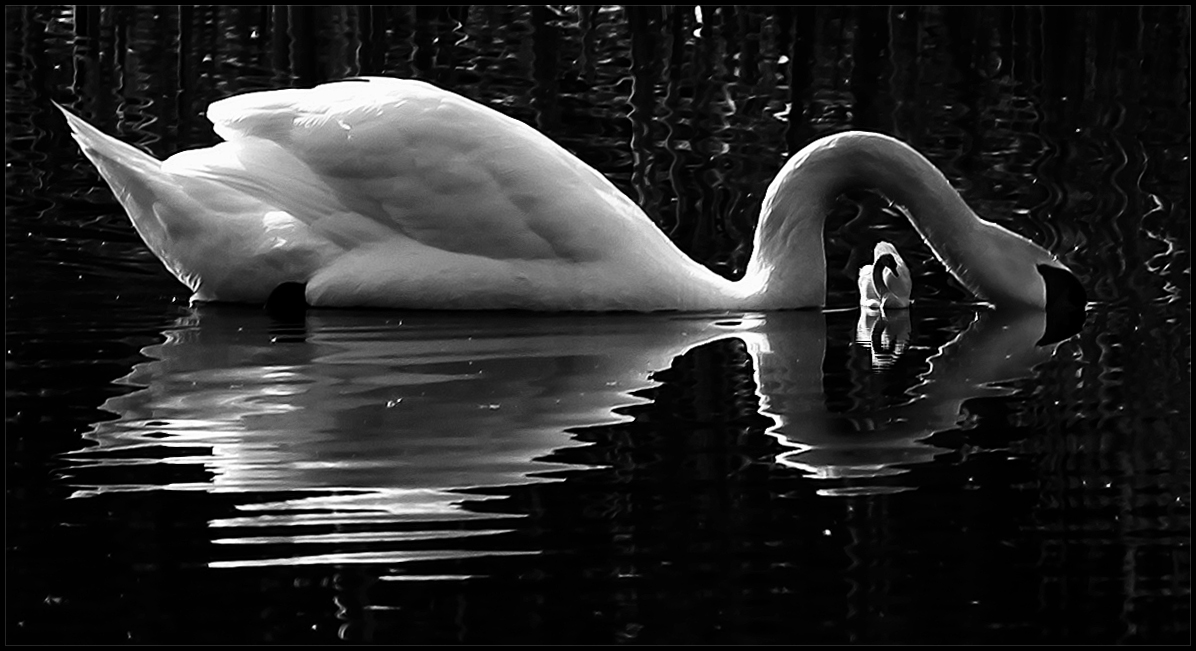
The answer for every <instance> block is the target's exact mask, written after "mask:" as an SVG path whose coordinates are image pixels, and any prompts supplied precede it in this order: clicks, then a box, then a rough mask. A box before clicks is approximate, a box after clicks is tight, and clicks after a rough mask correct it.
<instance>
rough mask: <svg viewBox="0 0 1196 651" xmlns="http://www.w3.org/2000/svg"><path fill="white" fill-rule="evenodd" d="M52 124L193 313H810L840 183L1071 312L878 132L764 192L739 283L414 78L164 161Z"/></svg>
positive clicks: (816, 157) (1050, 274)
mask: <svg viewBox="0 0 1196 651" xmlns="http://www.w3.org/2000/svg"><path fill="white" fill-rule="evenodd" d="M60 108H61V107H60ZM63 113H64V114H65V115H66V118H67V121H68V122H69V123H70V127H71V129H72V131H73V133H74V137H75V140H76V141H78V143H79V145H80V146H81V147H82V149H83V152H84V154H86V155H87V157H88V158H89V159H91V161H92V162H93V163H94V164H95V165H96V167H97V168H99V170H100V174H101V175H102V176H103V177H104V179H105V180H106V181H107V182H108V184H109V185H110V186H111V187H112V190H113V192H114V193H115V194H116V196H117V198H118V199H119V200H120V202H121V204H123V205H124V207H125V210H126V211H128V213H129V216H130V217H131V218H132V220H133V224H134V226H135V227H136V229H137V231H138V232H139V233H140V234H141V237H142V238H143V239H144V240H145V242H146V244H148V245H149V247H150V249H152V250H153V252H154V253H155V254H156V255H157V256H158V257H159V258H161V260H162V261H163V262H164V263H165V265H166V267H167V268H168V269H170V271H171V272H172V273H174V275H175V276H176V277H178V279H179V280H181V281H182V282H183V283H184V284H186V285H187V286H188V287H190V288H191V289H192V290H193V291H194V296H193V299H194V300H199V301H241V302H263V301H266V300H267V298H268V297H270V296H271V293H272V292H274V291H275V289H276V288H279V287H280V286H281V287H292V288H293V287H301V288H302V291H303V295H304V298H305V300H306V302H307V303H308V304H310V305H315V306H363V307H364V306H374V307H403V308H435V309H490V308H517V309H532V310H641V311H647V310H729V309H783V308H803V307H819V306H822V305H823V303H824V301H825V298H826V270H825V256H824V251H823V241H822V240H823V238H822V228H823V218H824V215H825V214H826V212H827V210H828V208H829V206H830V203H831V201H832V200H833V199H834V198H835V197H836V196H837V195H838V194H839V193H840V192H841V191H842V190H844V189H846V188H848V187H852V186H871V187H875V188H877V189H879V190H881V191H882V192H884V193H885V194H886V195H887V196H888V197H889V198H890V199H891V200H893V201H895V202H897V203H899V204H902V205H904V206H905V207H906V208H907V209H908V210H909V212H910V219H911V220H912V221H913V223H914V225H915V227H917V229H918V231H919V232H920V233H921V235H922V237H923V238H924V239H925V240H926V241H927V242H928V243H929V245H930V247H931V248H932V249H933V251H934V253H935V254H936V255H937V256H938V257H939V259H940V260H942V261H943V263H944V264H945V265H946V266H947V268H948V269H949V270H950V271H951V273H952V274H954V275H955V277H956V278H958V279H959V280H960V281H961V282H962V283H963V284H964V285H965V286H966V287H967V288H968V289H970V290H971V291H973V292H974V293H975V294H976V295H977V296H979V297H980V298H982V299H985V300H987V301H990V302H992V303H994V304H997V305H1003V304H1010V305H1024V306H1033V307H1039V308H1042V307H1044V306H1046V305H1047V303H1048V299H1050V300H1054V297H1048V294H1053V293H1055V291H1054V287H1055V286H1056V285H1057V284H1058V285H1059V286H1060V287H1063V288H1065V289H1067V290H1068V291H1069V292H1070V293H1072V294H1074V293H1075V292H1076V291H1078V292H1079V294H1078V295H1079V296H1081V297H1082V295H1083V290H1082V289H1080V288H1079V283H1078V281H1076V280H1075V278H1074V276H1072V275H1071V274H1070V272H1068V271H1067V269H1066V267H1064V266H1063V265H1062V264H1061V263H1060V262H1059V261H1058V260H1056V259H1055V258H1054V256H1052V255H1051V254H1050V253H1048V252H1047V251H1045V250H1044V249H1042V248H1041V247H1039V246H1037V245H1035V244H1033V243H1032V242H1030V241H1029V240H1027V239H1025V238H1023V237H1021V236H1019V235H1015V234H1014V233H1011V232H1010V231H1008V230H1006V229H1004V228H1002V227H1001V226H998V225H996V224H992V223H990V222H987V221H984V220H981V219H980V218H978V217H977V216H976V215H975V214H974V213H973V212H972V211H971V210H970V209H968V207H967V205H965V204H964V202H963V200H962V199H961V198H960V196H959V195H958V194H957V193H956V192H955V190H953V189H952V188H951V185H950V184H949V183H948V182H947V180H946V178H945V177H944V176H943V175H942V174H941V173H940V172H939V171H938V170H937V169H935V167H934V166H933V165H932V164H930V162H929V161H927V160H926V159H925V158H923V157H922V156H921V155H919V154H918V153H917V152H916V151H914V150H913V149H911V148H910V147H908V146H906V145H904V144H902V143H901V142H899V141H897V140H894V139H893V138H889V137H887V136H882V135H878V134H872V133H860V132H849V133H840V134H837V135H834V136H830V137H827V138H823V139H821V140H819V141H817V142H814V143H812V144H811V145H809V146H807V147H806V148H805V149H802V150H801V151H800V152H798V153H797V154H796V155H794V156H793V157H792V158H791V159H790V160H789V162H788V163H786V164H785V166H784V167H783V168H782V169H781V171H780V173H779V174H778V175H777V177H776V179H775V180H774V181H773V182H772V184H771V185H770V186H769V188H768V192H767V194H766V195H765V198H764V205H763V208H762V210H761V213H760V223H759V226H758V228H757V230H756V235H755V250H754V254H753V256H752V259H751V261H750V262H749V264H748V268H747V272H746V274H745V276H744V277H743V278H742V279H741V280H739V281H729V280H726V279H724V278H722V277H720V276H718V275H717V274H715V273H714V272H712V271H710V270H709V269H706V268H705V267H703V266H701V265H700V264H697V263H696V262H694V261H693V260H691V259H690V258H689V257H687V256H686V255H685V254H684V253H682V252H681V251H680V250H679V249H677V247H676V246H674V245H673V244H672V242H670V241H669V239H668V238H667V237H666V236H665V235H664V234H663V233H662V232H661V231H660V230H659V229H658V228H657V227H656V226H655V225H654V224H653V223H652V222H651V220H649V219H648V217H647V216H646V215H645V214H644V212H643V211H642V210H640V209H639V207H638V206H636V205H635V204H634V203H633V202H632V201H631V200H630V199H628V198H627V197H626V196H625V195H624V194H623V193H621V192H620V191H619V190H618V189H617V188H615V186H614V185H612V184H611V183H610V182H609V181H608V180H607V179H606V178H605V177H603V176H602V175H601V174H599V173H598V172H597V171H595V170H594V169H593V168H591V167H589V166H588V165H586V164H585V163H583V162H581V161H580V160H579V159H578V158H577V157H575V156H574V155H572V154H570V153H569V152H567V151H565V150H564V149H563V148H561V147H560V146H558V145H556V144H555V143H553V142H552V141H551V140H549V139H548V138H547V137H545V136H544V135H542V134H541V133H539V132H537V131H536V130H535V129H532V128H531V127H529V126H527V125H525V124H523V123H521V122H518V121H517V120H514V119H512V118H509V117H506V116H504V115H502V114H500V113H498V112H496V111H493V110H491V109H489V108H486V107H484V106H482V105H480V104H477V103H475V102H472V101H470V100H468V99H465V98H463V97H460V96H458V95H456V94H454V93H451V92H448V91H444V90H441V89H439V88H436V87H434V86H431V85H429V84H426V83H423V82H420V81H413V80H399V79H389V78H368V79H352V80H344V81H338V82H333V83H328V84H324V85H322V86H318V87H316V88H312V89H303V90H300V89H292V90H275V91H267V92H257V93H249V94H246V95H240V96H235V97H230V98H227V99H224V100H221V101H218V102H216V103H214V104H212V105H211V106H210V107H209V109H208V118H209V119H210V120H211V121H212V123H213V125H214V126H215V130H216V133H217V134H219V135H220V136H221V137H222V138H224V139H225V141H226V142H223V143H220V144H218V145H216V146H214V147H210V148H207V149H199V150H194V151H187V152H181V153H179V154H176V155H174V156H172V157H170V158H169V159H167V160H165V161H159V160H157V159H155V158H153V157H151V156H149V155H147V154H145V153H143V152H142V151H140V150H138V149H136V148H134V147H132V146H130V145H127V144H124V143H122V142H120V141H118V140H116V139H114V138H111V137H109V136H107V135H105V134H104V133H102V132H100V131H99V130H97V129H96V128H94V127H92V126H91V125H89V124H87V123H86V122H85V121H83V120H82V119H80V118H79V117H77V116H74V115H72V114H71V113H70V112H68V111H66V110H65V109H63ZM1056 281H1058V282H1056ZM1060 283H1061V284H1060ZM1080 305H1081V306H1082V305H1083V301H1082V299H1080Z"/></svg>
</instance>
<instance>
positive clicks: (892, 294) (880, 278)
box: [859, 242, 914, 311]
mask: <svg viewBox="0 0 1196 651" xmlns="http://www.w3.org/2000/svg"><path fill="white" fill-rule="evenodd" d="M859 287H860V306H861V307H864V308H868V309H870V310H882V311H883V310H900V309H904V308H907V307H909V303H910V293H911V292H912V290H913V288H914V283H913V280H912V279H911V278H910V275H909V267H907V266H906V265H905V260H902V259H901V254H900V253H898V252H897V247H895V246H893V245H892V244H889V243H888V242H877V243H876V247H875V248H874V249H873V250H872V264H866V265H864V266H862V267H860V276H859Z"/></svg>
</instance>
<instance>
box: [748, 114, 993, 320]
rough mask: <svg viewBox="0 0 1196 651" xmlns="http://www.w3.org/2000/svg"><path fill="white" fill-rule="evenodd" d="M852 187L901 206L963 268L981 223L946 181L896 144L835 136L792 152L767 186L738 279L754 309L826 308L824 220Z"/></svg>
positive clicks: (879, 137) (939, 252)
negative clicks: (751, 293) (750, 251)
mask: <svg viewBox="0 0 1196 651" xmlns="http://www.w3.org/2000/svg"><path fill="white" fill-rule="evenodd" d="M853 187H867V188H875V189H877V190H880V191H881V192H883V193H884V194H885V195H886V196H887V197H888V198H889V199H890V200H892V201H894V202H896V203H897V204H899V205H901V206H903V207H904V208H905V209H906V210H907V211H908V212H907V214H908V215H909V217H910V221H912V222H913V224H914V227H915V228H917V230H918V232H919V233H920V234H921V235H922V238H923V239H924V240H926V241H927V243H928V244H930V246H931V248H932V249H933V250H934V252H935V253H936V254H937V255H938V256H939V258H940V259H942V260H943V261H944V262H945V263H947V265H948V267H949V268H953V270H954V269H955V268H967V267H968V266H969V259H968V252H969V250H970V249H971V248H973V247H972V246H971V243H970V242H969V237H970V235H971V233H972V232H973V231H974V230H975V229H976V228H977V227H978V225H979V224H981V223H982V222H981V221H980V220H979V218H977V217H976V215H975V214H974V213H973V212H972V211H971V209H969V208H968V206H967V204H965V203H964V201H963V199H962V198H960V196H959V194H958V193H957V192H956V191H955V190H954V188H952V187H951V184H950V183H948V182H947V179H946V177H944V176H943V174H942V173H941V172H939V170H938V169H937V168H935V166H934V165H932V164H931V163H930V162H929V161H927V160H926V159H925V158H923V157H922V156H921V155H920V154H918V153H917V152H916V151H914V150H913V149H912V148H910V147H909V146H908V145H905V144H904V143H902V142H900V141H898V140H894V139H893V138H889V137H887V136H882V135H879V134H874V133H860V132H852V133H845V134H839V135H837V136H831V137H829V138H824V139H822V140H819V141H817V142H815V143H814V144H812V145H810V146H809V147H806V148H805V149H803V150H802V151H800V152H798V153H797V154H796V155H795V156H794V157H793V158H791V159H790V160H789V162H788V163H786V165H785V167H784V168H782V169H781V171H780V172H779V173H778V174H777V177H776V179H775V180H774V181H773V183H772V185H771V186H769V188H768V193H767V194H766V195H765V197H764V205H763V206H762V208H761V210H760V224H759V226H758V227H757V229H756V242H755V252H754V255H753V257H752V260H751V262H750V263H749V265H748V269H747V273H746V274H745V276H744V279H743V281H742V282H743V283H744V284H745V286H747V287H750V288H752V289H753V290H754V291H755V292H756V296H757V297H758V299H759V300H760V303H761V304H760V305H759V307H760V308H764V309H767V308H774V307H785V306H788V305H822V304H823V303H824V301H825V296H826V255H825V252H824V250H823V237H822V228H823V222H824V221H825V218H826V214H827V212H828V211H829V210H830V208H831V205H832V202H833V201H834V200H835V198H836V197H838V196H839V194H841V193H842V192H843V191H844V190H847V189H850V188H853Z"/></svg>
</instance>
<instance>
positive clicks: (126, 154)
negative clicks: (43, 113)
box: [54, 102, 162, 196]
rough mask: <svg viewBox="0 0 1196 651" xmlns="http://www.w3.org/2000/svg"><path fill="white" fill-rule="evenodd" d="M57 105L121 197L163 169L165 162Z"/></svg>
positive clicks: (92, 158) (81, 143)
mask: <svg viewBox="0 0 1196 651" xmlns="http://www.w3.org/2000/svg"><path fill="white" fill-rule="evenodd" d="M54 106H57V107H58V110H60V111H62V114H63V115H64V116H66V121H67V124H69V125H70V127H71V135H72V136H74V137H75V142H77V143H79V147H80V148H81V149H82V150H83V154H84V155H86V156H87V158H88V159H89V160H90V161H91V162H92V163H94V164H95V166H96V168H97V169H99V170H100V174H101V175H102V176H103V177H104V180H105V181H107V182H108V185H110V186H112V189H113V190H114V191H116V192H117V196H120V195H121V194H123V191H124V189H125V188H127V187H129V186H130V185H134V184H138V183H140V181H139V179H142V178H145V177H146V176H147V175H152V174H154V173H156V172H158V171H159V170H161V169H162V161H160V160H158V159H156V158H154V157H153V156H150V155H149V154H147V153H145V152H143V151H141V150H140V149H138V148H136V147H134V146H132V145H129V144H125V143H123V142H121V141H119V140H117V139H116V138H113V137H112V136H109V135H108V134H106V133H104V132H103V131H100V130H99V129H97V128H95V127H93V126H91V125H90V124H88V123H87V121H86V120H84V119H83V118H81V117H79V116H77V115H75V114H74V113H71V112H70V111H69V110H67V109H66V108H65V107H63V106H61V105H60V104H58V103H57V102H55V103H54Z"/></svg>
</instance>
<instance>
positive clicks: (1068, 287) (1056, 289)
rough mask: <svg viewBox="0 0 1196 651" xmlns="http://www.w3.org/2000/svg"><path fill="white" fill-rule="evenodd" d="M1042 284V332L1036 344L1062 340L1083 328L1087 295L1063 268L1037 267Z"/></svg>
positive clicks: (1076, 279) (1077, 281)
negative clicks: (1043, 285)
mask: <svg viewBox="0 0 1196 651" xmlns="http://www.w3.org/2000/svg"><path fill="white" fill-rule="evenodd" d="M1038 272H1039V273H1041V274H1042V280H1043V282H1045V283H1046V317H1047V323H1046V331H1045V332H1043V334H1042V339H1041V340H1039V342H1038V345H1040V346H1042V345H1045V344H1050V343H1054V342H1056V341H1062V340H1064V339H1066V338H1068V337H1070V336H1072V335H1074V334H1076V333H1077V332H1079V331H1080V328H1082V327H1083V326H1084V309H1085V307H1086V306H1087V305H1088V294H1087V293H1086V292H1085V291H1084V286H1083V285H1081V284H1080V281H1079V279H1078V278H1076V277H1075V275H1073V274H1072V273H1071V272H1070V271H1068V270H1067V269H1065V268H1063V267H1055V266H1051V265H1045V264H1040V265H1038Z"/></svg>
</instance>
